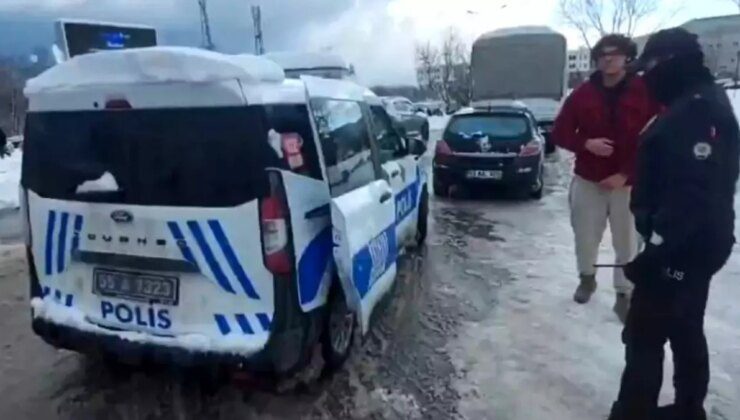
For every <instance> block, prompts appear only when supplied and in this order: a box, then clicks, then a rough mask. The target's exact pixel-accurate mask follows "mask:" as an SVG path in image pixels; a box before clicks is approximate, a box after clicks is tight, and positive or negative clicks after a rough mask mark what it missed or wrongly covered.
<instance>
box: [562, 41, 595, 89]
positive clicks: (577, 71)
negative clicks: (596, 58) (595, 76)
mask: <svg viewBox="0 0 740 420" xmlns="http://www.w3.org/2000/svg"><path fill="white" fill-rule="evenodd" d="M592 71H593V63H592V62H591V51H590V50H589V49H588V48H586V47H581V48H578V49H577V50H571V51H568V87H571V88H573V87H576V86H578V85H579V84H581V83H582V82H583V81H584V80H586V79H587V78H588V76H589V75H590V74H591V72H592Z"/></svg>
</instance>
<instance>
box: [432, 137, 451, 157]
mask: <svg viewBox="0 0 740 420" xmlns="http://www.w3.org/2000/svg"><path fill="white" fill-rule="evenodd" d="M434 154H435V155H437V156H448V155H451V154H452V149H450V145H448V144H447V142H446V141H444V140H440V141H438V142H437V146H436V148H435V150H434Z"/></svg>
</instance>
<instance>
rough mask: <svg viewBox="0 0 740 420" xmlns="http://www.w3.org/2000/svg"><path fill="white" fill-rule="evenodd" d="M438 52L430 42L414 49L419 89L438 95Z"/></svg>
mask: <svg viewBox="0 0 740 420" xmlns="http://www.w3.org/2000/svg"><path fill="white" fill-rule="evenodd" d="M440 67H441V66H440V54H439V50H438V49H437V48H436V47H434V46H432V44H431V43H430V42H427V43H426V44H424V45H417V47H416V69H417V74H418V76H419V79H420V80H421V82H422V83H421V86H420V87H421V89H422V90H426V91H428V92H430V93H435V94H439V86H438V85H439V83H438V81H439V80H438V79H439V77H438V74H439V71H440Z"/></svg>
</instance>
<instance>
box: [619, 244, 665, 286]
mask: <svg viewBox="0 0 740 420" xmlns="http://www.w3.org/2000/svg"><path fill="white" fill-rule="evenodd" d="M664 272H665V261H664V260H663V257H662V255H661V253H660V252H659V250H658V247H656V246H654V245H650V244H648V245H647V246H646V247H645V250H644V251H642V252H641V253H640V254H638V255H637V257H635V259H634V260H632V262H630V263H628V264H627V265H625V266H624V275H625V277H627V278H628V279H629V280H630V281H631V282H632V283H634V284H635V285H637V284H639V283H643V282H645V281H653V282H657V281H660V280H662V278H661V277H662V275H663V273H664Z"/></svg>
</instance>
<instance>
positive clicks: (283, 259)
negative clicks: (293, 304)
mask: <svg viewBox="0 0 740 420" xmlns="http://www.w3.org/2000/svg"><path fill="white" fill-rule="evenodd" d="M268 179H269V185H270V194H269V195H268V196H267V197H265V198H262V199H261V200H260V225H261V228H262V254H263V256H264V258H265V266H266V267H267V269H268V270H270V272H271V273H272V274H275V275H288V274H290V272H291V271H292V266H293V264H292V259H291V257H290V246H289V245H290V242H289V238H288V218H289V212H288V208H287V201H286V198H285V188H284V187H283V182H282V180H281V178H280V175H279V174H278V173H276V172H270V173H269V174H268Z"/></svg>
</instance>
